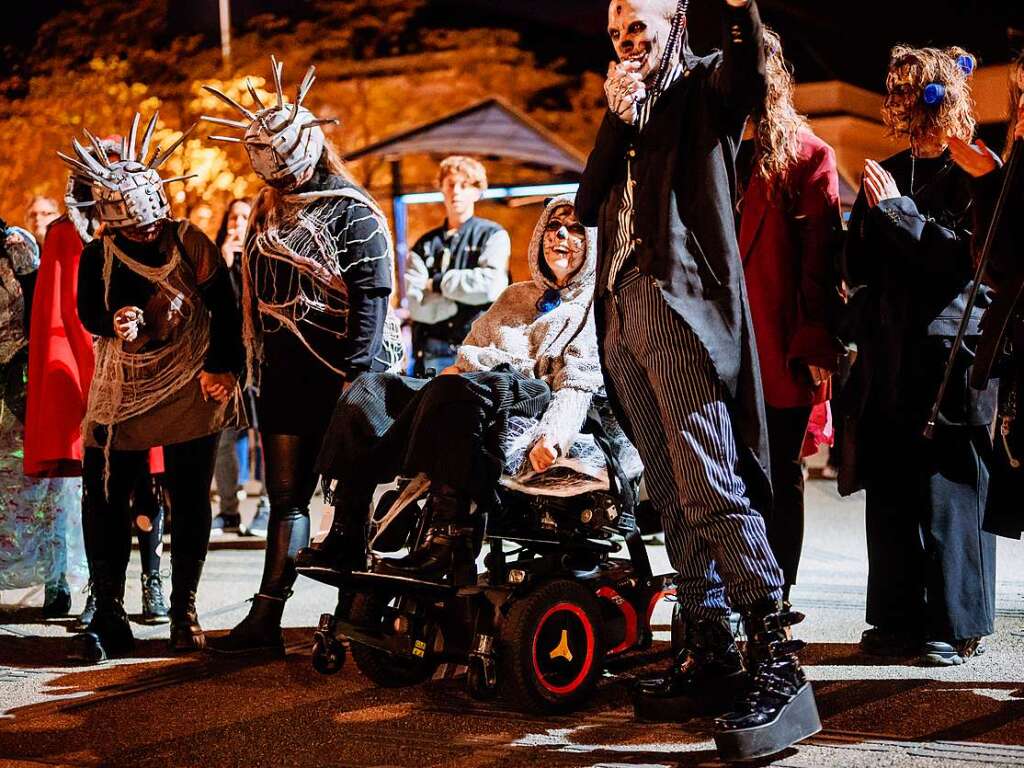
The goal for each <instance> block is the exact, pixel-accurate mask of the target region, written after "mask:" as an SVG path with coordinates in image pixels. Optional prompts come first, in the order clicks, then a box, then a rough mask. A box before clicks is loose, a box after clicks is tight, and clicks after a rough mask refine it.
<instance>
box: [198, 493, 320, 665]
mask: <svg viewBox="0 0 1024 768" xmlns="http://www.w3.org/2000/svg"><path fill="white" fill-rule="evenodd" d="M308 543H309V515H308V514H306V512H305V510H301V509H296V508H293V509H290V510H288V511H287V512H286V513H285V514H283V515H281V516H280V517H277V519H275V515H274V510H271V520H270V530H269V531H268V536H267V556H266V561H265V563H264V567H263V581H262V583H261V584H260V591H259V592H258V593H257V594H256V595H255V596H254V597H253V600H252V607H251V608H250V609H249V614H248V615H247V616H246V617H245V618H244V619H242V621H241V622H240V623H239V624H238V625H237V626H236V627H235V628H234V629H232V630H231V632H229V633H228V634H227V635H225V636H223V637H217V638H210V641H209V643H208V647H209V648H210V649H211V650H213V651H216V652H218V653H230V654H234V653H249V652H253V651H269V652H273V653H280V654H283V653H284V637H283V635H282V634H281V615H282V614H283V613H284V604H285V600H287V599H288V597H289V596H290V595H291V592H292V589H291V588H292V584H294V583H295V555H296V553H297V552H298V551H299V549H300V548H302V547H304V546H306V545H307V544H308Z"/></svg>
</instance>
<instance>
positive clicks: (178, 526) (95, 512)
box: [82, 434, 217, 581]
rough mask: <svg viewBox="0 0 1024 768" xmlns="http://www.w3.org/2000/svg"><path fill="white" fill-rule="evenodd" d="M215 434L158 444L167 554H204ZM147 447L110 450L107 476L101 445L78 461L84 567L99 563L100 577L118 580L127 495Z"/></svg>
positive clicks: (193, 557)
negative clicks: (167, 508)
mask: <svg viewBox="0 0 1024 768" xmlns="http://www.w3.org/2000/svg"><path fill="white" fill-rule="evenodd" d="M216 448H217V435H216V434H214V435H208V436H206V437H200V438H197V439H195V440H189V441H188V442H185V443H178V444H176V445H167V446H164V465H165V467H166V471H165V474H164V482H165V485H166V488H167V492H168V494H169V495H170V499H171V506H172V508H173V510H174V514H173V515H172V516H171V548H172V558H173V559H174V560H178V559H179V558H183V559H185V560H187V561H189V562H198V561H202V560H205V559H206V550H207V547H208V546H209V542H210V519H211V514H210V482H211V480H212V478H213V462H214V455H215V452H216ZM148 462H149V452H148V451H111V452H110V477H109V481H107V480H106V479H105V472H106V460H105V458H104V455H103V449H101V448H86V450H85V459H84V462H83V470H82V474H83V478H82V480H83V490H84V499H83V504H82V528H83V534H84V538H85V550H86V555H87V557H88V559H89V565H90V568H105V569H107V572H106V573H105V574H103V576H104V577H106V578H108V579H110V580H114V581H119V580H120V579H122V578H123V576H124V572H125V570H126V569H127V567H128V558H129V556H130V555H131V548H132V543H131V542H132V506H131V500H132V495H133V493H134V492H135V491H136V489H137V488H138V487H139V484H140V479H141V478H143V477H144V478H149V464H148Z"/></svg>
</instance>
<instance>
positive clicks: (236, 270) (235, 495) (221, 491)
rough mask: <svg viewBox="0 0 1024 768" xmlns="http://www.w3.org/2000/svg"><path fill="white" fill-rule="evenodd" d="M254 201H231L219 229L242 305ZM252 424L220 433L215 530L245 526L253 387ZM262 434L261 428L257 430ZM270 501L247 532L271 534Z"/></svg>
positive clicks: (248, 396) (248, 393) (263, 502)
mask: <svg viewBox="0 0 1024 768" xmlns="http://www.w3.org/2000/svg"><path fill="white" fill-rule="evenodd" d="M251 213H252V204H251V203H250V202H249V201H248V200H246V199H244V198H236V199H234V200H232V201H231V202H230V203H228V207H227V209H226V210H225V211H224V217H223V218H222V219H221V222H220V227H219V228H218V230H217V237H216V239H215V240H214V245H216V246H217V249H218V250H219V251H220V255H221V257H222V258H223V259H224V264H225V265H226V266H227V268H228V277H229V278H230V279H231V287H232V289H233V291H234V294H235V298H236V300H237V301H238V304H239V307H241V303H242V248H243V247H244V245H245V230H246V227H247V226H248V225H249V216H250V214H251ZM243 395H244V397H245V406H246V411H247V413H248V416H249V424H250V427H247V428H243V429H227V430H224V432H222V433H221V435H220V442H219V443H218V444H217V464H216V467H215V469H214V475H213V476H214V484H215V486H216V488H217V495H218V496H219V497H220V510H219V511H218V513H217V515H216V516H215V517H214V518H213V523H212V529H211V531H210V532H211V534H212V535H214V536H217V535H220V534H222V533H232V532H236V531H240V529H241V515H240V513H239V504H240V501H241V499H243V498H245V492H244V485H245V480H246V479H248V477H249V430H250V428H251V429H253V430H258V429H259V426H258V424H257V422H256V408H255V393H254V392H253V390H252V389H246V390H245V391H244V392H243ZM256 434H258V432H257V433H256ZM269 516H270V505H269V502H268V501H267V496H266V493H263V494H261V496H260V500H259V503H258V504H257V507H256V516H255V518H254V519H253V520H252V521H251V522H250V524H249V525H248V526H246V528H245V531H244V532H245V533H247V534H251V535H255V536H263V537H265V536H266V535H267V522H268V520H269Z"/></svg>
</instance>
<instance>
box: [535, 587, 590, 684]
mask: <svg viewBox="0 0 1024 768" xmlns="http://www.w3.org/2000/svg"><path fill="white" fill-rule="evenodd" d="M560 613H565V614H569V616H571V617H574V618H575V619H576V620H577V621H578V622H579V628H580V629H582V634H583V640H584V644H585V645H586V653H585V654H584V658H583V664H582V665H581V666H580V669H579V672H577V673H576V675H575V676H574V677H573V678H572V680H570V681H569V682H568V683H565V684H563V685H557V684H555V683H553V682H551V681H550V680H549V679H548V676H547V674H546V673H545V672H544V671H543V670H542V669H541V667H540V659H539V654H538V649H537V643H538V640H539V639H540V636H541V633H542V632H543V631H544V629H545V626H546V625H547V623H548V621H550V620H551V619H552V618H553V617H555V616H556V615H557V614H560ZM570 621H571V619H570ZM563 631H565V632H568V630H567V629H565V630H563ZM530 657H531V660H532V662H533V674H534V677H536V678H537V681H538V682H539V683H540V685H541V686H542V687H543V688H544V690H546V691H548V692H549V693H553V694H555V695H556V696H564V695H566V694H571V693H572V692H573V691H575V690H576V689H577V688H579V687H580V685H582V684H583V681H584V680H586V679H587V675H588V674H589V673H590V669H591V667H593V666H594V626H593V624H591V622H590V617H589V616H587V613H586V611H584V610H583V609H582V608H580V607H579V606H578V605H576V604H575V603H566V602H563V603H556V604H555V605H553V606H551V607H550V608H548V610H547V611H546V612H545V613H544V615H543V616H541V617H540V621H538V622H537V628H536V629H535V630H534V632H533V642H532V643H531V648H530Z"/></svg>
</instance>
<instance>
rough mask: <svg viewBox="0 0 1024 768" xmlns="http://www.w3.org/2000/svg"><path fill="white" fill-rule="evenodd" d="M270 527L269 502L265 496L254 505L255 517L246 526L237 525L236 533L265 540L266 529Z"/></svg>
mask: <svg viewBox="0 0 1024 768" xmlns="http://www.w3.org/2000/svg"><path fill="white" fill-rule="evenodd" d="M269 525H270V501H269V500H268V499H267V497H266V496H263V497H261V498H260V501H259V504H257V505H256V516H255V517H253V519H252V520H251V521H250V522H249V524H248V525H244V524H243V525H239V527H238V532H239V534H240V535H242V536H256V537H258V538H260V539H265V538H267V528H268V526H269Z"/></svg>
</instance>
